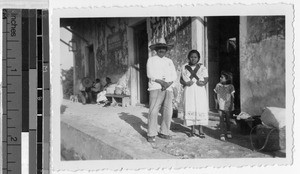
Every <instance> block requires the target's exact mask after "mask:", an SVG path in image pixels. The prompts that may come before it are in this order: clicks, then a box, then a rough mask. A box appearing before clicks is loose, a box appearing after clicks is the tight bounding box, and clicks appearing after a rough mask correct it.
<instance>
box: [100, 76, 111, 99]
mask: <svg viewBox="0 0 300 174" xmlns="http://www.w3.org/2000/svg"><path fill="white" fill-rule="evenodd" d="M111 84H112V83H111V79H110V78H109V77H106V84H105V85H104V87H103V90H102V91H101V92H99V93H98V95H97V104H101V103H104V104H108V103H109V101H108V100H107V98H106V96H105V95H106V92H107V91H106V89H107V88H108V87H109V85H111Z"/></svg>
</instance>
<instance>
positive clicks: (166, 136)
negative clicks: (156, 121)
mask: <svg viewBox="0 0 300 174" xmlns="http://www.w3.org/2000/svg"><path fill="white" fill-rule="evenodd" d="M158 137H159V138H163V139H167V140H171V139H172V136H171V135H165V134H161V133H159V134H158Z"/></svg>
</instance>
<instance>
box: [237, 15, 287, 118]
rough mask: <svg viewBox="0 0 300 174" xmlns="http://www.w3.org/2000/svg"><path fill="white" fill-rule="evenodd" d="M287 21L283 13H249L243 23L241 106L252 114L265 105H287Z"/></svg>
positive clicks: (257, 113) (257, 112)
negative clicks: (260, 14) (268, 14)
mask: <svg viewBox="0 0 300 174" xmlns="http://www.w3.org/2000/svg"><path fill="white" fill-rule="evenodd" d="M284 24H285V19H284V17H280V16H272V17H247V18H246V22H245V23H244V24H242V25H246V31H245V30H244V31H241V33H244V34H241V44H240V46H241V48H240V51H241V52H240V54H241V55H240V80H241V81H240V83H241V110H242V111H245V112H247V113H249V114H251V115H260V114H261V112H262V109H263V108H264V107H266V106H275V107H283V108H284V107H285V29H284ZM244 27H245V26H244ZM242 28H243V27H242Z"/></svg>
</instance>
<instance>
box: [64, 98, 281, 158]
mask: <svg viewBox="0 0 300 174" xmlns="http://www.w3.org/2000/svg"><path fill="white" fill-rule="evenodd" d="M147 115H148V108H146V107H142V106H130V107H125V108H122V107H119V106H115V107H113V106H110V107H102V106H100V105H97V104H86V105H82V104H81V103H72V102H70V101H68V100H64V101H63V104H62V106H61V121H62V122H64V123H66V124H68V125H70V126H73V127H75V128H76V129H78V130H80V131H82V132H85V133H87V134H89V135H90V136H93V137H96V138H98V139H102V140H104V139H111V141H110V142H117V143H113V144H115V146H116V147H117V148H119V149H121V150H122V148H123V149H124V150H125V151H127V152H129V153H130V152H132V153H134V154H136V156H138V157H137V158H139V159H149V158H151V159H155V158H179V159H193V158H257V157H259V158H270V157H279V155H278V154H277V153H270V152H269V153H267V152H256V151H253V150H252V146H251V143H250V138H249V134H242V133H241V130H240V127H239V126H238V125H232V133H233V138H232V139H229V140H227V141H225V142H224V141H220V140H219V135H220V132H219V130H218V123H219V121H218V117H216V116H213V114H210V120H209V125H208V126H206V127H205V128H204V133H205V134H206V137H205V138H203V139H201V138H200V137H198V136H195V137H189V136H188V134H189V128H187V127H185V126H183V124H182V119H181V118H173V122H172V125H171V131H172V136H173V138H172V140H165V139H161V138H158V137H157V138H156V142H155V143H148V142H147V140H146V136H147V133H146V131H147ZM97 130H102V131H101V132H102V133H103V132H105V134H104V133H103V134H102V135H101V134H99V131H98V133H97ZM104 136H105V137H104ZM126 148H127V149H126ZM128 149H129V150H128Z"/></svg>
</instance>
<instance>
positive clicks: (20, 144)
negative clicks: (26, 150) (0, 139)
mask: <svg viewBox="0 0 300 174" xmlns="http://www.w3.org/2000/svg"><path fill="white" fill-rule="evenodd" d="M7 145H8V146H21V144H7Z"/></svg>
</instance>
